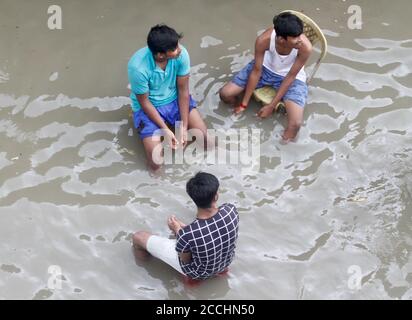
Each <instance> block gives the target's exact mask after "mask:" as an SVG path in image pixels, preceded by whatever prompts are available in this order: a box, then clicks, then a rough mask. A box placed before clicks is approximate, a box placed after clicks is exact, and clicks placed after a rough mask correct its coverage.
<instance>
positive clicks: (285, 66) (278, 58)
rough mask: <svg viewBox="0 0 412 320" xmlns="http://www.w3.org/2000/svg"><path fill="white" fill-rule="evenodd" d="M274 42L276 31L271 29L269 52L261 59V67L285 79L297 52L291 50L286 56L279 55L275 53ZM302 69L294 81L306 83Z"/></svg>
mask: <svg viewBox="0 0 412 320" xmlns="http://www.w3.org/2000/svg"><path fill="white" fill-rule="evenodd" d="M275 40H276V31H275V29H273V32H272V35H271V36H270V47H269V50H266V52H265V55H264V57H263V65H264V66H265V67H266V68H268V69H269V70H270V71H272V72H273V73H276V74H278V75H281V76H282V77H285V76H286V75H287V74H288V72H289V70H290V68H291V67H292V65H293V64H294V63H295V60H296V57H297V55H298V50H297V49H295V48H293V49H292V51H291V52H290V53H289V54H288V55H287V56H283V55H280V54H279V53H278V52H277V51H276V45H275ZM304 69H305V68H304V67H302V69H300V71H299V73H298V74H297V76H296V79H298V80H300V81H303V82H306V73H305V70H304Z"/></svg>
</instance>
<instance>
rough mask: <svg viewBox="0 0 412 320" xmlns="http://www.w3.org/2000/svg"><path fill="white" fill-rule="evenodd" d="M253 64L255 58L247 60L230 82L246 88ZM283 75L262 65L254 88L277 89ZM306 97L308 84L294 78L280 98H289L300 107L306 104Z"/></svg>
mask: <svg viewBox="0 0 412 320" xmlns="http://www.w3.org/2000/svg"><path fill="white" fill-rule="evenodd" d="M254 65H255V60H252V61H251V62H249V64H248V65H247V66H246V67H244V68H243V69H242V70H240V71H239V73H238V74H237V75H236V76H235V77H234V78H233V80H232V82H233V83H234V84H236V85H238V86H239V87H242V88H246V85H247V81H248V79H249V75H250V73H251V72H252V69H253V66H254ZM283 79H284V77H282V76H280V75H278V74H276V73H273V72H272V71H271V70H269V69H268V68H266V67H265V66H262V75H261V76H260V79H259V82H258V84H257V86H256V88H257V89H258V88H261V87H263V86H271V87H273V88H275V89H279V87H280V85H281V84H282V81H283ZM307 97H308V86H307V84H306V83H304V82H303V81H300V80H298V79H295V81H293V82H292V84H291V85H290V87H289V89H288V91H287V92H286V94H285V95H284V96H283V98H282V100H283V101H285V100H291V101H293V102H295V103H296V104H298V105H299V106H301V107H302V108H303V107H304V106H305V104H306V99H307Z"/></svg>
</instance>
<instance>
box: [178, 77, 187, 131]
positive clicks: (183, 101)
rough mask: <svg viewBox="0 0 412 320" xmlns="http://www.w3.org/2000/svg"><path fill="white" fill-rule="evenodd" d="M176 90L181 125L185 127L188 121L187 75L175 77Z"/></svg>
mask: <svg viewBox="0 0 412 320" xmlns="http://www.w3.org/2000/svg"><path fill="white" fill-rule="evenodd" d="M177 90H178V99H179V111H180V117H181V119H182V125H183V126H184V127H185V128H187V126H188V123H189V76H184V77H177Z"/></svg>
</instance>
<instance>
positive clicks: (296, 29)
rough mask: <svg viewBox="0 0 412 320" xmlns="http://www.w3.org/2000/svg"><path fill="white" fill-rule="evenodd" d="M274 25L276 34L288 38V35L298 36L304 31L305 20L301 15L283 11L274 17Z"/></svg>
mask: <svg viewBox="0 0 412 320" xmlns="http://www.w3.org/2000/svg"><path fill="white" fill-rule="evenodd" d="M273 26H274V27H275V31H276V35H277V36H280V37H283V38H285V39H287V37H298V36H300V35H301V34H302V32H303V22H302V20H300V18H299V17H297V16H295V15H294V14H292V13H290V12H284V13H281V14H279V15H277V16H275V17H274V18H273Z"/></svg>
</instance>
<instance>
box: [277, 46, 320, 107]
mask: <svg viewBox="0 0 412 320" xmlns="http://www.w3.org/2000/svg"><path fill="white" fill-rule="evenodd" d="M306 40H307V39H306ZM307 41H308V42H309V40H307ZM311 52H312V45H311V44H310V42H309V44H308V45H306V46H305V47H304V48H302V49H301V50H299V53H298V56H297V58H296V60H295V63H294V64H293V65H292V67H291V68H290V70H289V72H288V74H287V75H286V77H285V78H284V79H283V81H282V84H281V85H280V87H279V90H278V91H277V93H276V96H275V97H274V98H273V100H272V102H271V103H270V105H271V106H272V107H273V108H275V107H276V106H277V104H278V103H279V102H280V100H281V99H282V98H283V96H284V95H285V94H286V92H287V91H288V89H289V87H290V85H291V84H292V83H293V81H295V79H296V76H297V75H298V73H299V71H300V70H301V69H302V68H303V66H304V65H305V63H306V61H308V59H309V56H310V54H311Z"/></svg>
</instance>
